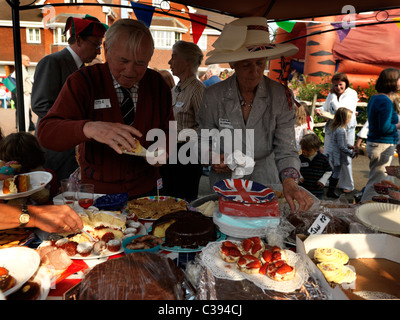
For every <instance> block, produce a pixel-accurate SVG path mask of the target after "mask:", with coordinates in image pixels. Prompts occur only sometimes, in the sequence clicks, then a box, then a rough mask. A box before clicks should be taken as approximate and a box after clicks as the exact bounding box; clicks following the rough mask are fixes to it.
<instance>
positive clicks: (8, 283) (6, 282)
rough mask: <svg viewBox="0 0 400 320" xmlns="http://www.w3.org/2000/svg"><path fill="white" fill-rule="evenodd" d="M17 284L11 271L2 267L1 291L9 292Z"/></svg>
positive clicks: (0, 274) (0, 272)
mask: <svg viewBox="0 0 400 320" xmlns="http://www.w3.org/2000/svg"><path fill="white" fill-rule="evenodd" d="M15 284H16V281H15V278H14V277H13V276H12V275H10V274H9V271H8V270H7V269H6V268H4V267H0V290H1V291H3V292H4V291H7V290H9V289H11V288H12V287H13V286H15Z"/></svg>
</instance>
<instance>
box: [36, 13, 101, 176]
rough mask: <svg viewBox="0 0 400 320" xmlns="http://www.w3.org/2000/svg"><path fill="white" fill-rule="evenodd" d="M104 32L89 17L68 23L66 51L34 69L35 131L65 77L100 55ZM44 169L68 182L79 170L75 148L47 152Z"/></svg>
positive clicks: (56, 54)
mask: <svg viewBox="0 0 400 320" xmlns="http://www.w3.org/2000/svg"><path fill="white" fill-rule="evenodd" d="M106 29H107V26H106V25H104V24H102V23H101V22H100V21H99V20H98V19H96V18H94V17H91V16H88V15H86V16H85V17H84V18H83V19H80V18H74V17H69V18H68V19H67V22H66V25H65V31H64V33H67V32H68V31H69V32H70V35H71V36H70V38H69V39H68V47H66V48H64V49H63V50H61V51H59V52H56V53H52V54H50V55H48V56H46V57H44V58H43V59H42V60H40V61H39V63H38V65H37V67H36V71H35V75H34V83H33V88H32V102H31V104H32V110H33V112H35V113H36V114H37V116H38V122H37V126H36V127H38V126H39V122H40V121H41V119H42V118H43V117H45V116H46V114H47V113H48V111H49V110H50V108H51V107H52V106H53V104H54V102H55V101H56V99H57V96H58V94H59V92H60V91H61V88H62V86H63V85H64V83H65V81H66V79H67V78H68V76H69V75H71V74H72V73H73V72H75V71H77V70H78V69H79V68H80V67H82V66H83V65H84V64H85V63H90V62H92V61H93V60H94V59H95V58H96V57H97V55H99V54H100V52H101V51H100V50H101V44H102V40H103V37H104V33H105V31H106ZM36 133H37V132H36ZM44 167H45V168H49V169H52V170H53V171H54V172H55V173H56V175H57V177H58V179H59V180H61V179H65V178H68V177H69V176H70V174H71V173H73V172H74V171H75V170H76V169H77V168H78V163H77V162H76V159H75V148H72V149H70V150H66V151H63V152H56V151H52V150H46V162H45V164H44Z"/></svg>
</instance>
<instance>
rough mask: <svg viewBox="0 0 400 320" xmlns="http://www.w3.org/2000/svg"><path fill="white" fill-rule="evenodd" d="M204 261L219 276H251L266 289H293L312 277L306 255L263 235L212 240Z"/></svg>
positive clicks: (204, 250) (205, 252) (250, 277)
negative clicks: (277, 244)
mask: <svg viewBox="0 0 400 320" xmlns="http://www.w3.org/2000/svg"><path fill="white" fill-rule="evenodd" d="M200 258H201V261H202V263H203V264H204V265H205V266H206V267H207V268H208V270H209V271H210V272H211V274H212V275H213V276H214V277H216V278H218V279H226V280H232V281H241V280H244V279H247V280H249V281H251V282H252V283H254V284H255V285H256V286H258V287H260V288H262V289H264V290H274V291H277V292H293V291H295V290H297V289H300V288H301V286H302V285H303V283H304V281H305V280H306V279H307V278H308V272H307V269H306V262H305V260H304V258H303V256H301V255H298V254H296V253H294V252H293V251H291V250H286V249H283V248H280V247H278V246H269V245H267V244H266V243H264V242H263V240H262V239H261V238H260V237H251V238H246V239H244V240H241V241H237V240H226V241H221V242H212V243H209V244H208V245H207V247H206V248H204V249H203V250H202V252H201V256H200Z"/></svg>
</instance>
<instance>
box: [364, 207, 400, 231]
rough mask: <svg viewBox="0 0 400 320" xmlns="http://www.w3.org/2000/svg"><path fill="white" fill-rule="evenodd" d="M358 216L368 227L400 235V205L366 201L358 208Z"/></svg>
mask: <svg viewBox="0 0 400 320" xmlns="http://www.w3.org/2000/svg"><path fill="white" fill-rule="evenodd" d="M356 217H357V218H358V219H359V220H360V221H361V222H362V223H363V224H365V225H366V226H367V227H370V228H372V229H375V230H378V231H381V232H385V233H390V234H395V235H400V206H399V205H397V204H392V203H380V202H375V203H366V204H363V205H361V206H359V207H358V208H356Z"/></svg>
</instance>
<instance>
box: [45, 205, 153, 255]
mask: <svg viewBox="0 0 400 320" xmlns="http://www.w3.org/2000/svg"><path fill="white" fill-rule="evenodd" d="M79 215H80V217H81V219H82V222H83V231H82V232H79V233H66V234H51V235H49V237H48V239H47V240H46V241H43V242H42V243H41V245H40V246H39V248H41V249H42V250H44V249H43V248H45V247H49V248H48V249H47V250H55V249H62V250H63V251H65V253H66V254H67V255H68V257H69V258H70V259H83V260H88V259H98V258H104V257H109V256H112V255H115V254H118V253H121V252H123V248H122V240H123V239H124V238H126V237H130V236H134V235H144V234H146V233H147V232H146V228H145V227H144V226H143V225H142V224H141V223H140V222H138V221H136V220H137V218H136V217H135V216H134V215H125V214H121V213H119V212H113V211H102V210H85V211H84V212H80V213H79Z"/></svg>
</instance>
